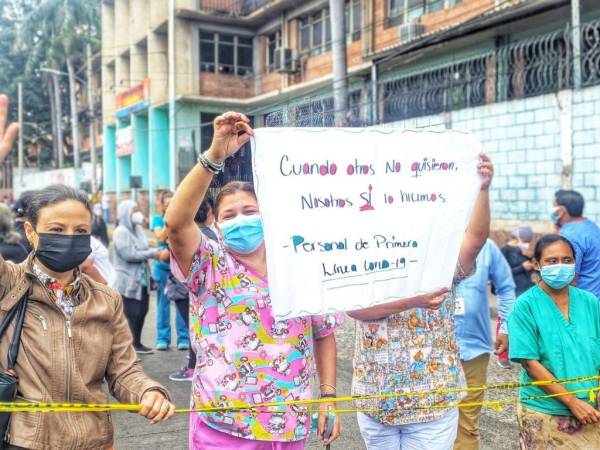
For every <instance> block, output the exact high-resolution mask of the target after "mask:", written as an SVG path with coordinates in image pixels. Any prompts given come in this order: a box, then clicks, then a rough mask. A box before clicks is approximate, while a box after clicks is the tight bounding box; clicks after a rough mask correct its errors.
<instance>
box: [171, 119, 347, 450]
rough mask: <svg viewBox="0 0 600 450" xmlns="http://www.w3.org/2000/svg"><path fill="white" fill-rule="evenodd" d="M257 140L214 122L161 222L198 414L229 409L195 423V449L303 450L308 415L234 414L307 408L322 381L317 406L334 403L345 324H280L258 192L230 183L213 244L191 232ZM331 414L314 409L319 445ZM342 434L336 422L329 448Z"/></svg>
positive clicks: (241, 123)
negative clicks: (176, 282)
mask: <svg viewBox="0 0 600 450" xmlns="http://www.w3.org/2000/svg"><path fill="white" fill-rule="evenodd" d="M252 135H253V131H252V128H251V127H250V125H249V120H248V118H247V117H246V116H244V115H243V114H238V113H232V112H230V113H226V114H223V115H222V116H219V117H217V118H216V119H215V121H214V137H213V142H212V145H211V147H210V149H209V150H208V151H207V152H206V153H204V154H202V155H201V156H200V158H199V161H198V164H197V165H196V167H194V168H193V169H192V170H191V171H190V173H189V174H188V175H187V176H186V177H185V179H184V180H183V181H182V182H181V184H180V185H179V188H178V189H177V192H176V193H175V196H174V197H173V199H172V200H171V204H170V206H169V209H168V210H167V213H166V216H165V219H166V226H167V229H168V231H169V242H170V248H171V251H172V254H173V256H174V258H172V259H171V265H172V270H173V272H174V273H175V274H176V275H177V276H178V277H179V278H180V279H181V280H185V281H186V282H187V285H188V288H189V291H190V317H191V320H190V337H191V340H192V345H193V346H194V349H195V350H196V354H197V363H196V369H195V372H194V377H193V382H192V404H193V405H192V406H193V407H197V408H200V407H203V406H206V405H212V406H216V407H231V408H232V410H221V411H218V412H214V413H205V412H200V413H194V414H192V415H191V419H190V448H191V449H202V450H212V449H223V448H236V449H238V450H246V449H248V450H250V449H252V450H254V449H265V450H266V449H269V450H271V449H286V450H300V449H303V448H304V446H305V444H306V439H307V437H308V433H309V430H310V425H311V423H310V422H311V419H310V413H309V410H308V408H307V407H306V406H297V405H293V406H285V407H284V406H281V407H275V408H273V407H271V408H264V407H263V408H254V409H235V408H236V407H240V406H248V405H255V404H262V403H267V402H268V403H273V402H282V401H290V400H305V399H310V398H311V397H312V390H313V380H314V376H315V374H316V373H318V375H319V380H320V391H321V396H322V397H324V398H330V397H335V393H336V392H335V381H336V342H335V337H334V334H333V332H334V329H335V327H336V326H337V325H338V324H339V323H340V316H339V315H329V316H309V317H301V318H296V319H290V320H285V321H275V320H274V317H273V314H272V310H271V299H270V297H269V283H268V280H267V261H266V253H265V246H264V241H263V228H262V222H261V218H260V211H259V208H258V203H257V200H256V195H255V193H254V189H253V187H252V185H251V184H249V183H242V182H231V183H229V184H227V185H226V186H224V187H223V189H221V192H220V193H219V195H218V196H217V198H216V202H215V217H216V221H217V231H218V235H219V241H218V242H217V243H215V242H214V241H210V240H209V239H207V238H206V237H204V236H203V235H202V233H201V232H200V231H199V229H198V226H197V225H196V224H195V223H194V213H195V211H196V210H197V209H198V207H199V205H200V203H201V202H202V200H203V198H204V196H205V194H206V191H207V189H208V186H209V185H210V183H211V181H212V179H213V176H214V175H215V174H216V173H218V172H219V171H221V170H222V169H223V163H224V162H225V160H226V159H227V158H228V157H230V156H232V155H233V154H234V153H236V152H237V151H238V150H239V149H240V147H242V146H243V145H244V144H245V143H247V142H248V141H249V140H250V137H251V136H252ZM333 407H334V403H333V402H331V403H329V402H328V403H324V404H320V405H319V406H318V409H319V410H320V411H321V412H320V413H319V427H318V434H319V436H320V437H322V436H323V432H324V428H325V423H326V421H327V418H328V414H327V412H326V410H327V409H331V408H333ZM339 434H340V423H339V419H338V418H337V417H336V418H335V422H334V427H333V433H332V434H331V437H329V438H328V439H326V440H325V442H324V444H328V443H330V442H332V441H333V440H335V439H336V438H337V437H338V436H339Z"/></svg>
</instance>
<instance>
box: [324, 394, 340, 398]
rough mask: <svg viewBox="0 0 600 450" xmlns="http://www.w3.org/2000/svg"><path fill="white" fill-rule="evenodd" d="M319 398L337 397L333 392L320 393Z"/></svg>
mask: <svg viewBox="0 0 600 450" xmlns="http://www.w3.org/2000/svg"><path fill="white" fill-rule="evenodd" d="M321 398H337V395H335V394H321Z"/></svg>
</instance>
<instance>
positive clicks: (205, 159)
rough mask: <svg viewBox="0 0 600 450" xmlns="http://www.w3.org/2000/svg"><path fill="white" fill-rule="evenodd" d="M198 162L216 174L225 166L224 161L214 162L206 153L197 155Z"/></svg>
mask: <svg viewBox="0 0 600 450" xmlns="http://www.w3.org/2000/svg"><path fill="white" fill-rule="evenodd" d="M198 163H199V164H201V165H202V167H204V168H205V169H206V170H208V171H209V172H210V173H212V174H213V175H217V174H218V173H219V172H222V171H223V169H224V168H225V163H224V162H222V163H219V164H217V163H214V162H212V161H211V160H210V159H208V157H207V156H206V153H200V155H198Z"/></svg>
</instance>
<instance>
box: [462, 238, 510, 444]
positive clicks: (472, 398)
mask: <svg viewBox="0 0 600 450" xmlns="http://www.w3.org/2000/svg"><path fill="white" fill-rule="evenodd" d="M475 267H476V271H475V273H474V274H473V275H472V276H470V277H468V278H466V279H465V280H463V281H462V282H461V283H460V284H459V285H458V288H457V290H456V309H455V311H454V315H455V320H456V337H457V339H458V346H459V349H460V357H461V360H460V362H461V365H462V368H463V370H464V372H465V376H466V378H467V386H468V387H474V386H482V385H484V384H486V383H487V372H488V366H489V361H490V353H492V352H493V351H494V350H495V351H496V353H503V352H505V351H506V349H507V348H508V335H507V328H506V320H507V319H508V316H509V314H510V311H511V310H512V307H513V304H514V302H515V283H514V281H513V278H512V274H511V270H510V267H509V265H508V263H507V262H506V260H505V259H504V256H502V252H501V251H500V249H499V248H498V246H497V245H496V244H495V243H494V241H492V240H491V239H488V240H487V241H486V243H485V244H484V246H483V247H482V248H481V251H480V252H479V254H478V255H477V259H476V263H475ZM489 281H491V282H492V283H493V285H494V286H495V289H496V295H497V297H498V321H499V323H500V329H499V331H500V332H499V333H498V335H497V337H496V341H495V342H494V339H493V338H492V330H491V327H490V301H489V297H488V283H489ZM483 397H484V391H471V392H469V393H468V395H467V397H466V398H465V399H464V400H463V402H464V403H467V404H469V403H480V402H481V401H483ZM480 416H481V406H465V407H462V408H460V409H459V420H458V436H457V437H456V442H455V444H454V450H477V449H478V448H479V441H480V436H479V419H480Z"/></svg>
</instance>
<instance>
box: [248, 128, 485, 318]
mask: <svg viewBox="0 0 600 450" xmlns="http://www.w3.org/2000/svg"><path fill="white" fill-rule="evenodd" d="M480 152H481V145H480V143H479V142H478V141H477V140H476V139H475V138H474V137H473V136H471V135H469V134H466V133H462V132H458V131H441V132H437V131H407V130H391V129H352V128H350V129H341V128H328V129H310V128H308V129H307V128H269V129H258V130H256V136H255V138H254V139H253V152H252V154H253V169H254V182H255V187H256V191H257V195H258V202H259V206H260V210H261V214H262V218H263V225H264V231H265V245H266V250H267V264H268V276H269V288H270V294H271V300H272V306H273V312H274V314H275V317H276V318H277V319H278V320H281V319H288V318H292V317H299V316H306V315H313V314H323V313H327V312H332V311H348V310H352V309H359V308H365V307H368V306H371V305H375V304H379V303H385V302H390V301H394V300H397V299H402V298H407V297H411V296H414V295H415V294H420V293H426V292H431V291H433V290H435V289H439V288H442V287H450V285H451V282H452V277H453V274H454V270H455V267H456V262H457V259H458V253H459V250H460V244H461V241H462V238H463V236H464V232H465V229H466V227H467V224H468V220H469V216H470V213H471V210H472V208H473V205H474V202H475V199H476V197H477V193H478V192H479V190H480V186H481V178H480V176H479V175H478V173H477V164H478V161H479V156H478V155H479V153H480Z"/></svg>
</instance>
